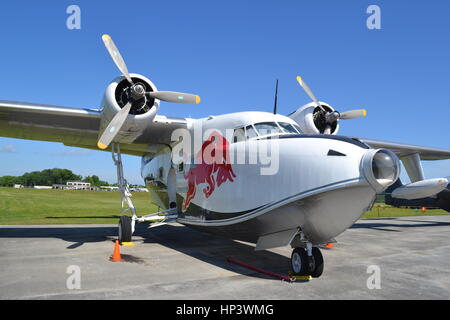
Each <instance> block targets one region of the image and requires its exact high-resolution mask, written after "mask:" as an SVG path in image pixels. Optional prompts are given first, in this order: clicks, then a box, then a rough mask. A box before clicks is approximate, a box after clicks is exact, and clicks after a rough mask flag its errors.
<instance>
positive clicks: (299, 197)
mask: <svg viewBox="0 0 450 320" xmlns="http://www.w3.org/2000/svg"><path fill="white" fill-rule="evenodd" d="M103 42H104V44H105V46H106V48H107V50H108V51H109V53H110V55H111V57H112V58H113V60H114V62H115V64H116V65H117V67H118V68H119V70H120V71H121V73H122V75H121V76H119V77H118V78H116V79H114V80H113V81H112V82H111V83H110V84H109V85H108V87H107V88H106V91H105V93H104V97H103V101H102V105H101V107H100V109H98V110H97V109H86V108H78V109H75V108H67V107H59V106H49V105H41V104H34V103H22V102H11V101H0V135H1V136H4V137H12V138H19V139H31V140H43V141H54V142H62V143H64V144H65V145H67V146H74V147H80V148H88V149H97V150H98V148H100V149H103V150H109V151H111V152H112V157H113V160H114V163H115V165H116V167H117V176H118V184H119V190H120V192H121V195H122V208H123V209H124V211H125V210H129V211H131V217H130V216H122V217H121V218H120V221H119V228H118V232H119V240H120V241H123V242H125V241H131V237H132V234H133V232H134V227H135V223H137V222H143V221H150V222H153V224H152V226H154V225H160V224H161V223H169V222H173V221H176V222H178V223H181V224H183V225H186V226H189V227H192V228H195V229H199V230H203V231H208V232H211V233H216V234H220V235H223V236H226V237H229V238H232V239H236V240H242V241H247V242H252V243H255V244H256V250H266V249H271V248H276V247H281V246H288V245H290V246H291V247H292V248H293V252H292V256H291V268H292V271H293V272H294V273H295V274H297V275H311V276H313V277H319V276H320V275H321V274H322V272H323V267H324V263H323V257H322V254H321V252H320V250H319V247H320V246H321V245H322V244H325V243H327V242H329V241H332V240H333V239H334V238H335V237H336V236H337V235H339V234H341V233H342V232H344V231H345V230H346V229H348V228H349V227H350V226H352V225H353V224H354V222H355V221H356V220H358V219H359V218H360V217H361V215H362V214H363V213H364V212H366V211H367V210H368V209H370V208H371V206H372V204H373V203H374V200H375V198H376V195H377V194H379V193H383V192H384V191H385V190H386V189H387V188H388V187H390V186H391V185H393V184H394V183H396V182H397V180H398V178H399V173H400V161H399V160H401V161H402V162H403V164H404V166H405V168H406V170H407V173H408V175H409V177H410V179H411V183H410V184H408V185H402V184H400V185H399V186H398V187H397V188H395V190H393V191H392V197H395V198H398V199H419V198H426V197H434V196H435V195H436V194H438V193H440V192H442V191H443V190H444V189H445V188H446V186H447V185H448V180H447V179H445V178H441V179H429V180H426V179H425V177H424V174H423V171H422V167H421V160H440V159H449V158H450V150H442V149H435V148H424V147H419V146H413V145H406V144H397V143H391V142H383V141H378V140H368V139H360V138H352V137H346V136H339V135H337V133H338V131H339V125H340V120H341V119H342V120H345V119H353V118H358V117H363V116H365V115H366V112H365V110H353V111H347V112H342V113H340V112H338V111H336V110H335V109H333V108H332V107H331V106H330V105H328V104H327V103H324V102H321V101H318V100H317V98H316V97H315V96H314V94H313V93H312V91H311V90H310V89H309V88H308V86H307V85H306V83H305V82H304V81H303V79H302V78H301V77H297V81H298V82H299V84H300V85H301V86H302V87H303V89H304V90H305V91H306V93H307V94H308V95H309V97H310V98H311V99H312V100H313V101H312V102H311V103H308V104H306V105H305V106H303V107H301V108H299V109H297V110H296V111H295V112H293V113H292V114H290V115H289V116H283V115H279V114H276V99H275V111H274V113H266V112H240V113H233V114H225V115H220V116H210V117H207V118H203V119H182V118H173V117H166V116H163V115H159V114H158V111H159V109H160V102H161V101H168V102H178V103H195V104H197V103H199V102H200V98H199V97H198V96H196V95H192V94H185V93H178V92H172V91H158V90H157V88H156V86H155V84H154V83H153V82H152V81H150V80H149V79H147V78H146V77H144V76H142V75H139V74H130V73H128V70H127V67H126V65H125V62H124V60H123V59H122V56H121V55H120V53H119V51H118V50H117V48H116V46H115V45H114V42H113V41H112V39H111V38H110V37H109V36H108V35H104V36H103ZM275 97H276V95H275ZM122 153H125V154H129V155H135V156H141V157H142V166H141V173H142V178H143V179H144V180H145V182H146V185H147V186H148V188H149V190H150V191H151V197H152V201H153V202H155V203H156V204H157V205H159V206H160V207H161V208H163V209H164V210H163V211H161V212H157V213H152V214H150V215H145V216H138V215H137V214H136V210H135V209H134V206H133V203H132V201H131V194H130V192H129V189H128V184H127V182H126V180H125V179H124V175H123V170H122V160H121V154H122Z"/></svg>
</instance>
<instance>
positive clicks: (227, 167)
mask: <svg viewBox="0 0 450 320" xmlns="http://www.w3.org/2000/svg"><path fill="white" fill-rule="evenodd" d="M184 178H185V179H186V180H187V183H188V191H187V193H186V197H185V199H184V202H183V206H182V211H183V212H185V211H186V210H187V208H188V207H189V204H190V203H191V201H192V199H194V197H195V194H196V192H197V186H199V185H201V184H206V186H205V187H204V188H203V193H204V195H205V197H206V198H209V197H210V196H211V195H212V194H213V192H214V190H215V189H216V188H218V187H220V186H221V185H222V183H224V182H227V181H230V182H233V181H234V178H236V175H235V174H234V172H233V168H232V166H231V162H230V154H229V143H228V141H227V139H225V137H224V136H222V135H221V134H220V133H219V132H217V131H214V132H213V133H212V134H211V135H210V136H209V138H208V139H207V140H206V141H205V142H203V144H202V147H201V150H200V151H199V152H198V153H197V154H196V157H195V162H194V164H193V166H192V167H191V168H190V169H189V171H188V172H187V174H186V175H185V176H184Z"/></svg>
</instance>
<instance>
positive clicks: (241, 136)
mask: <svg viewBox="0 0 450 320" xmlns="http://www.w3.org/2000/svg"><path fill="white" fill-rule="evenodd" d="M241 141H245V130H244V128H237V129H234V133H233V142H241Z"/></svg>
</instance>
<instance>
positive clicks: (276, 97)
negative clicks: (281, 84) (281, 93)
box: [273, 79, 278, 114]
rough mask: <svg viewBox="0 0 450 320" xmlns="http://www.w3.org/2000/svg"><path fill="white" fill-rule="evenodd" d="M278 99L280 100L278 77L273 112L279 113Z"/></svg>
mask: <svg viewBox="0 0 450 320" xmlns="http://www.w3.org/2000/svg"><path fill="white" fill-rule="evenodd" d="M277 100H278V79H277V84H276V86H275V102H274V104H273V114H277Z"/></svg>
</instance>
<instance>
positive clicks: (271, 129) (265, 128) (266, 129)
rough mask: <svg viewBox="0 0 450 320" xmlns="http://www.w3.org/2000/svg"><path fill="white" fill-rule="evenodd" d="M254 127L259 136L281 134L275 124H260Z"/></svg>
mask: <svg viewBox="0 0 450 320" xmlns="http://www.w3.org/2000/svg"><path fill="white" fill-rule="evenodd" d="M254 126H255V129H256V130H257V131H258V134H259V135H260V136H266V135H271V134H277V133H283V131H282V130H281V128H280V127H279V126H278V125H277V124H276V123H275V122H260V123H255V125H254Z"/></svg>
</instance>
